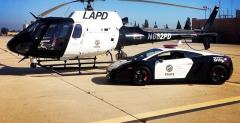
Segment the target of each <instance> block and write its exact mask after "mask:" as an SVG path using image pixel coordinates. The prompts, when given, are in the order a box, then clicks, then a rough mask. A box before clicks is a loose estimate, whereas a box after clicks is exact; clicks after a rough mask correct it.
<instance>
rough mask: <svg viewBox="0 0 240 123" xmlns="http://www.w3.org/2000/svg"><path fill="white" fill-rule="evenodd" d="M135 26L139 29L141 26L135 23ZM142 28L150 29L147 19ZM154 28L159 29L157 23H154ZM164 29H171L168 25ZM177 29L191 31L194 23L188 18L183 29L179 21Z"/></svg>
mask: <svg viewBox="0 0 240 123" xmlns="http://www.w3.org/2000/svg"><path fill="white" fill-rule="evenodd" d="M134 26H138V27H139V24H137V22H136V21H135V23H134ZM142 27H143V28H149V27H150V26H149V23H148V20H147V19H145V21H144V23H143V24H142ZM153 28H158V25H157V22H156V21H155V23H154V26H153ZM164 29H169V27H168V24H166V25H164ZM176 29H184V30H191V29H192V23H191V20H190V18H189V17H188V18H187V20H186V23H185V25H184V28H182V25H181V23H180V21H179V20H178V22H177V26H176Z"/></svg>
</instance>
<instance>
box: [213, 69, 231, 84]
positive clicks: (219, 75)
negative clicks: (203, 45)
mask: <svg viewBox="0 0 240 123" xmlns="http://www.w3.org/2000/svg"><path fill="white" fill-rule="evenodd" d="M227 76H228V72H227V70H226V68H225V67H224V66H222V65H216V66H214V67H213V68H212V69H211V72H210V80H211V81H212V82H213V84H223V83H224V82H225V81H226V80H227Z"/></svg>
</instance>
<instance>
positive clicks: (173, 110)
mask: <svg viewBox="0 0 240 123" xmlns="http://www.w3.org/2000/svg"><path fill="white" fill-rule="evenodd" d="M230 103H240V96H236V97H230V98H224V99H219V100H213V101H207V102H203V103H196V104H190V105H185V106H179V107H174V108H168V109H163V110H157V111H151V112H146V113H140V114H136V115H134V116H135V117H137V118H138V119H150V118H153V117H160V116H164V115H165V116H167V115H169V116H171V115H170V114H177V113H181V112H187V111H194V110H196V109H202V110H203V109H204V108H211V107H212V108H213V107H214V106H216V107H217V106H221V105H223V104H230ZM134 121H137V120H136V119H134V118H133V117H130V116H124V117H118V118H113V119H108V120H102V121H97V122H93V123H117V122H134ZM138 121H139V120H138ZM142 121H143V122H144V121H146V120H142Z"/></svg>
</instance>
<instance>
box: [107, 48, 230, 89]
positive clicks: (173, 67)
mask: <svg viewBox="0 0 240 123" xmlns="http://www.w3.org/2000/svg"><path fill="white" fill-rule="evenodd" d="M232 71H233V65H232V60H231V58H230V57H228V56H225V55H220V54H213V53H206V52H202V51H194V50H186V49H179V48H154V49H150V50H148V51H145V52H142V53H139V54H137V55H135V56H133V57H129V58H126V59H125V60H119V61H116V62H115V63H113V64H111V65H109V66H108V67H107V77H108V78H109V79H110V80H111V81H130V82H132V83H133V84H134V85H146V84H149V83H150V82H152V81H153V80H162V81H168V82H169V81H171V80H174V81H180V80H184V81H198V82H211V83H212V84H223V83H224V82H225V81H226V80H228V79H229V78H230V76H231V75H232Z"/></svg>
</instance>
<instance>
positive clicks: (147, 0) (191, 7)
mask: <svg viewBox="0 0 240 123" xmlns="http://www.w3.org/2000/svg"><path fill="white" fill-rule="evenodd" d="M120 1H127V2H141V3H152V4H161V5H167V6H175V7H181V8H189V9H196V10H204V11H205V10H206V9H205V8H198V7H193V6H187V5H179V4H174V3H166V2H160V1H151V0H120Z"/></svg>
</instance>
